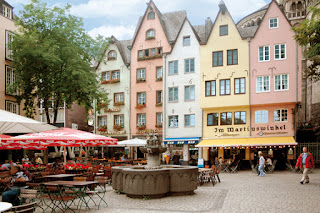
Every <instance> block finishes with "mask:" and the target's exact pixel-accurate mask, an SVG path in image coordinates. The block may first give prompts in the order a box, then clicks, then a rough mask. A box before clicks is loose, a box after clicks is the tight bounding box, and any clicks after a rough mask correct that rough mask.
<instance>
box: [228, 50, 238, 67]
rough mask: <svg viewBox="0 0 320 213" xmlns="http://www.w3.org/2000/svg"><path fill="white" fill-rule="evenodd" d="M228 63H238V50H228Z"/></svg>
mask: <svg viewBox="0 0 320 213" xmlns="http://www.w3.org/2000/svg"><path fill="white" fill-rule="evenodd" d="M227 53H228V60H227V64H228V65H236V64H238V50H228V51H227Z"/></svg>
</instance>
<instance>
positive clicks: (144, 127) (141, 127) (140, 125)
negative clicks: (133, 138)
mask: <svg viewBox="0 0 320 213" xmlns="http://www.w3.org/2000/svg"><path fill="white" fill-rule="evenodd" d="M137 129H138V130H144V129H146V125H145V124H138V125H137Z"/></svg>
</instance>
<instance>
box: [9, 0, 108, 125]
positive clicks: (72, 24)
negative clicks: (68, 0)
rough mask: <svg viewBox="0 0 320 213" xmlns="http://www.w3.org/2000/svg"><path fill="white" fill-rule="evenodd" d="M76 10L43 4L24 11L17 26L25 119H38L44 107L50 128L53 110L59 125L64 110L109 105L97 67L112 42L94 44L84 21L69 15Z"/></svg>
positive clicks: (33, 3)
mask: <svg viewBox="0 0 320 213" xmlns="http://www.w3.org/2000/svg"><path fill="white" fill-rule="evenodd" d="M69 8H70V6H69V5H68V6H66V7H65V8H59V7H53V8H49V7H48V6H47V5H46V4H45V3H42V2H40V0H32V1H31V3H30V4H28V5H26V6H24V9H23V11H21V12H20V17H19V18H18V19H17V21H16V25H17V26H18V27H19V30H18V33H16V34H15V36H14V40H13V42H12V43H11V49H12V50H13V55H12V58H13V67H14V68H15V74H16V83H15V84H14V86H13V88H12V89H13V90H16V89H18V90H19V93H18V95H17V96H16V98H17V100H18V101H22V100H24V101H25V103H24V105H25V108H24V110H25V113H26V115H27V116H28V117H33V116H34V113H35V108H36V106H37V105H38V106H39V100H42V101H43V103H42V106H43V109H44V110H45V113H46V118H47V121H48V123H50V116H49V109H50V108H51V109H52V110H53V115H54V116H53V119H52V120H51V122H52V123H53V124H55V123H56V120H57V113H58V107H59V106H63V105H64V102H65V103H66V106H67V108H70V107H71V106H72V104H73V103H75V102H76V103H78V104H79V105H82V106H85V107H86V108H87V109H88V108H90V107H91V105H92V102H93V100H94V99H97V100H98V102H103V101H104V102H106V103H107V99H106V93H105V92H103V91H101V89H100V88H99V83H98V82H99V79H98V77H97V75H96V73H95V69H94V68H93V67H92V62H93V61H95V60H97V59H99V60H101V49H105V48H106V45H107V40H106V39H104V38H102V37H99V38H98V39H96V40H94V39H92V38H91V37H90V36H89V35H88V34H87V33H86V32H85V30H84V29H83V22H82V19H80V18H78V17H75V16H73V15H70V14H69Z"/></svg>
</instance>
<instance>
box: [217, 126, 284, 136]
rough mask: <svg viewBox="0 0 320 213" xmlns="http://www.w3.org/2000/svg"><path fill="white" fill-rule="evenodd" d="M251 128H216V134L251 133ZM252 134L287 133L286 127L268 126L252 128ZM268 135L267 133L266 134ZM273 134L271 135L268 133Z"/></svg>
mask: <svg viewBox="0 0 320 213" xmlns="http://www.w3.org/2000/svg"><path fill="white" fill-rule="evenodd" d="M249 131H250V127H225V128H214V133H232V132H236V133H239V132H249ZM251 131H252V132H261V131H262V132H264V131H275V132H274V134H278V132H281V133H279V134H283V131H286V125H267V126H258V127H251ZM264 134H266V133H264ZM267 134H271V133H267Z"/></svg>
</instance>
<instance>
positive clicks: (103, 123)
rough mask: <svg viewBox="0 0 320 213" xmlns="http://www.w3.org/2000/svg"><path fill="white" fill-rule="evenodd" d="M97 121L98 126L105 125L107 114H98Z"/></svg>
mask: <svg viewBox="0 0 320 213" xmlns="http://www.w3.org/2000/svg"><path fill="white" fill-rule="evenodd" d="M98 123H99V126H106V125H107V116H99V117H98Z"/></svg>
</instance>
